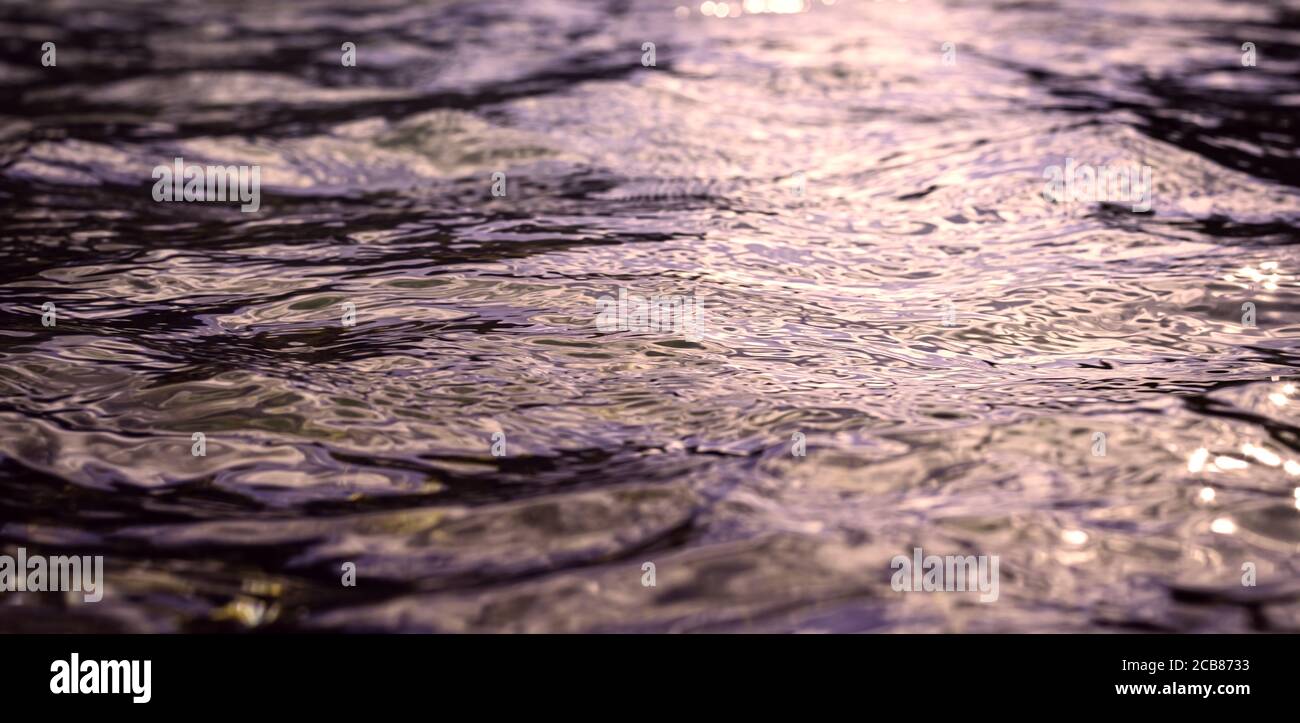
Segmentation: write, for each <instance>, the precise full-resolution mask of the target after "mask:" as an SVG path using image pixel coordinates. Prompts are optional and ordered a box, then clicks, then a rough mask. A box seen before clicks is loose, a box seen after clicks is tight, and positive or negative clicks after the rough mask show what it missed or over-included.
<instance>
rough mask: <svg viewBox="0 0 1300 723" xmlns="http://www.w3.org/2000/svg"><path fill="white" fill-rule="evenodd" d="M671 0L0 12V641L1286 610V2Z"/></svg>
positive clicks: (842, 627)
mask: <svg viewBox="0 0 1300 723" xmlns="http://www.w3.org/2000/svg"><path fill="white" fill-rule="evenodd" d="M677 5H678V3H676V2H668V3H659V2H649V1H642V0H631V1H616V0H610V1H606V2H587V1H583V2H577V1H575V2H546V1H542V2H528V3H518V2H505V1H501V2H497V1H488V2H464V3H436V2H435V3H423V2H421V3H416V2H409V1H405V0H403V1H401V2H367V3H364V4H357V3H344V2H339V0H322V1H314V2H296V3H254V4H246V3H220V2H193V3H152V2H150V3H144V2H141V3H127V4H120V3H114V4H112V5H111V7H110V6H106V5H103V4H102V3H97V2H90V1H89V0H73V1H71V2H61V1H59V0H51V1H50V2H41V3H30V2H18V3H6V4H4V5H3V6H0V18H2V20H0V48H2V49H3V54H0V163H2V164H3V165H2V167H0V194H2V195H3V199H4V208H5V213H3V214H0V551H4V552H6V553H7V554H13V551H14V550H16V549H17V548H19V547H23V548H25V549H28V550H31V551H32V553H33V554H37V553H39V554H44V555H58V554H70V555H103V556H104V558H105V566H104V585H105V594H104V598H103V600H102V601H101V602H98V603H95V604H86V603H83V602H82V601H81V597H80V596H79V595H59V594H55V593H17V594H3V595H0V629H2V630H5V631H45V630H59V631H66V630H114V631H158V632H163V631H208V630H246V629H253V630H263V629H264V630H379V631H635V632H640V631H842V632H847V631H867V632H884V631H888V632H898V631H903V632H912V631H953V632H957V631H960V632H973V631H1010V632H1031V631H1034V632H1036V631H1126V630H1127V631H1190V632H1200V631H1260V630H1273V631H1280V630H1290V631H1296V630H1300V576H1298V575H1297V562H1296V552H1297V550H1298V549H1300V509H1297V505H1298V504H1300V502H1298V501H1297V496H1296V494H1297V493H1296V488H1297V487H1298V486H1300V393H1297V392H1296V386H1294V385H1296V384H1300V381H1295V379H1296V378H1297V377H1300V375H1297V374H1296V373H1295V371H1294V369H1295V367H1296V366H1297V365H1298V364H1300V356H1298V350H1297V332H1298V331H1300V327H1298V326H1297V322H1298V321H1300V293H1298V290H1300V282H1298V280H1297V273H1298V272H1300V258H1298V257H1297V254H1296V253H1295V251H1294V244H1295V243H1296V241H1297V239H1298V238H1300V236H1298V234H1297V221H1298V217H1300V203H1298V202H1297V201H1298V198H1297V184H1298V183H1300V172H1298V171H1300V158H1298V157H1297V150H1296V149H1297V147H1298V145H1300V144H1297V142H1296V135H1297V132H1298V126H1297V118H1298V114H1297V108H1298V107H1300V12H1298V11H1297V10H1296V8H1295V7H1294V6H1292V7H1290V8H1288V6H1287V5H1286V4H1284V3H1269V2H1242V3H1238V2H1226V1H1223V2H1210V1H1207V0H1177V1H1176V2H1175V1H1172V0H1171V1H1170V2H1140V1H1134V0H1124V1H1122V2H1120V1H1115V2H1105V1H1101V0H1089V1H1088V2H1082V1H1080V2H1052V1H1045V2H958V1H951V2H945V1H943V0H910V1H909V2H905V3H899V2H893V1H892V0H891V1H890V2H869V1H863V0H857V1H853V0H838V1H837V2H835V3H834V4H830V5H827V4H825V3H823V2H822V1H821V0H817V2H815V3H800V2H795V3H793V4H792V3H789V2H778V3H765V2H735V3H730V4H729V5H728V8H727V11H726V17H719V15H721V14H722V11H721V10H720V9H719V7H720V6H714V5H713V4H712V3H709V4H707V5H708V8H707V9H708V10H710V11H711V14H709V15H705V14H704V13H703V12H702V11H701V6H700V5H698V4H695V5H691V6H690V7H689V8H684V9H682V10H679V9H678V7H677ZM769 6H770V8H769ZM767 9H773V10H776V9H795V10H797V11H796V12H791V13H778V12H758V11H760V10H767ZM45 42H53V43H55V44H56V47H57V64H56V65H54V66H49V67H47V66H43V65H42V63H41V58H42V50H41V46H42V44H43V43H45ZM345 42H351V43H354V44H355V47H356V65H355V67H348V66H344V65H343V64H342V62H341V55H342V53H341V46H342V44H343V43H345ZM647 42H649V43H654V52H655V58H654V61H655V62H654V65H653V66H650V65H646V64H644V63H643V60H644V59H645V51H644V44H645V43H647ZM948 43H951V46H947V47H945V44H948ZM1245 43H1253V47H1254V53H1255V58H1254V59H1253V62H1254V64H1253V65H1250V64H1243V61H1244V60H1246V58H1245V56H1246V52H1245V51H1243V49H1242V46H1243V44H1245ZM176 158H183V159H184V162H185V163H193V164H200V165H204V166H206V165H214V166H216V165H221V166H249V167H251V166H257V167H258V168H259V169H260V183H261V187H260V207H259V208H258V209H257V210H256V211H255V212H247V213H246V212H243V211H241V210H240V204H239V203H238V202H234V203H221V202H205V203H195V202H189V203H187V202H183V201H179V202H178V201H173V202H158V201H155V200H154V198H153V196H152V195H151V189H152V187H153V184H154V179H153V178H152V177H151V175H150V174H151V171H152V169H154V168H155V167H157V166H159V165H170V164H173V162H174V159H176ZM1067 164H1070V167H1071V168H1075V169H1079V168H1082V167H1083V166H1089V167H1090V168H1093V169H1095V172H1096V173H1097V174H1103V173H1105V171H1106V170H1107V169H1111V170H1114V169H1120V168H1122V169H1132V170H1133V171H1134V173H1133V174H1132V175H1131V176H1128V175H1126V176H1125V178H1128V179H1130V181H1129V186H1128V188H1129V190H1130V191H1132V190H1134V189H1137V186H1140V184H1141V178H1142V169H1143V168H1146V169H1147V171H1148V172H1149V174H1150V175H1149V178H1150V188H1149V189H1148V190H1149V192H1150V194H1149V196H1150V208H1149V210H1145V211H1144V210H1140V209H1139V210H1137V211H1135V210H1134V207H1135V206H1136V207H1140V206H1141V205H1142V204H1140V203H1132V202H1129V199H1128V197H1127V196H1125V195H1124V193H1126V191H1125V189H1124V188H1118V190H1116V189H1114V188H1111V187H1110V186H1109V185H1106V186H1104V192H1103V188H1101V187H1097V186H1093V187H1092V188H1091V189H1089V188H1088V187H1086V185H1085V181H1086V178H1084V177H1083V176H1081V175H1078V174H1076V176H1077V177H1076V178H1075V180H1076V181H1078V183H1079V185H1078V186H1076V187H1073V188H1071V189H1066V188H1065V187H1064V186H1062V187H1061V188H1060V189H1057V190H1061V191H1062V193H1063V194H1064V195H1061V194H1058V195H1057V196H1051V195H1050V194H1046V193H1045V188H1044V187H1045V184H1047V183H1048V176H1047V175H1045V173H1047V174H1049V175H1050V171H1049V170H1048V169H1050V168H1052V167H1057V168H1058V169H1062V170H1063V169H1065V168H1066V166H1067ZM498 173H501V174H504V176H498V177H496V178H498V179H504V190H505V195H504V196H495V195H493V185H494V174H498ZM1078 173H1080V174H1081V173H1082V171H1079V172H1078ZM1125 173H1127V170H1126V171H1125ZM1137 190H1140V189H1137ZM1112 191H1114V193H1112ZM620 290H622V293H623V295H624V296H623V298H624V299H629V300H632V299H633V297H637V299H642V300H645V305H644V306H643V307H642V308H644V309H649V308H650V307H651V306H653V305H654V304H652V303H651V301H650V300H651V299H657V300H660V301H656V302H654V303H655V304H658V303H661V302H662V303H663V304H665V305H666V304H667V303H668V302H666V301H662V300H664V299H668V300H671V303H673V304H677V305H678V306H677V307H673V308H677V309H679V311H680V310H682V309H689V310H690V313H695V311H696V310H697V309H696V307H694V306H687V305H688V304H695V303H698V304H699V305H701V307H700V308H702V313H701V314H700V315H699V322H700V323H699V329H698V331H699V332H700V333H699V334H698V335H697V336H696V338H694V339H691V338H687V336H686V335H685V334H683V333H680V332H681V328H680V327H679V326H674V325H673V323H670V322H672V321H673V319H671V318H669V317H668V316H656V317H650V316H645V317H644V318H641V319H639V320H638V319H632V320H631V321H629V320H628V319H626V318H619V319H615V320H614V321H615V322H616V323H614V325H613V326H609V325H604V326H601V327H600V328H598V326H597V313H598V311H599V310H600V309H602V308H605V309H606V310H610V309H614V310H615V311H616V310H617V306H614V307H609V306H608V304H607V303H606V304H605V305H602V303H601V302H600V300H601V299H602V298H605V299H607V300H608V299H618V298H619V294H620ZM633 301H635V300H633ZM630 303H633V302H632V301H627V302H625V307H626V306H627V304H630ZM47 304H52V305H53V306H52V307H47V306H46V305H47ZM349 304H350V305H352V308H353V309H354V310H355V324H354V325H345V324H344V314H345V309H347V308H348V307H347V306H346V305H349ZM49 308H53V309H54V310H55V313H56V323H55V324H54V325H52V326H49V325H46V324H44V323H43V317H44V314H43V309H49ZM654 308H659V307H658V306H655V307H654ZM664 308H667V306H665V307H664ZM629 313H632V312H629ZM647 313H648V312H647ZM678 321H680V319H678ZM1252 322H1253V324H1252ZM195 434H202V435H203V437H202V439H203V440H204V444H205V450H204V451H205V454H204V455H202V456H197V455H195V454H194V446H195V444H196V443H195V442H194V439H195V437H194V435H195ZM799 435H802V437H800V436H799ZM494 440H496V441H498V442H500V446H499V447H498V448H497V449H495V450H494ZM800 440H802V442H800ZM800 444H802V445H803V447H804V448H805V449H806V454H805V455H804V456H798V455H797V454H796V452H797V451H799V450H797V449H796V447H798V446H799V445H800ZM494 451H496V452H499V453H501V454H499V455H496V454H494ZM1099 452H1100V453H1099ZM918 547H919V548H922V549H923V550H924V551H925V554H927V555H929V554H933V555H940V556H951V555H969V556H985V557H987V558H991V557H993V556H996V557H997V559H998V561H999V564H998V565H997V568H996V569H997V570H998V575H999V591H998V596H997V599H996V601H992V602H981V600H980V598H979V595H978V594H977V593H975V592H941V593H925V592H900V591H898V590H896V589H894V586H892V585H891V576H892V575H893V574H894V570H893V569H891V560H892V559H893V558H895V556H898V555H903V556H909V557H910V556H911V555H912V554H913V550H914V549H915V548H918ZM647 562H649V563H653V565H654V570H655V581H654V582H655V584H654V585H653V586H649V585H648V584H643V583H644V582H646V580H645V578H646V577H647V576H646V574H645V573H644V572H643V566H644V564H645V563H647ZM346 563H352V564H354V565H355V569H356V584H355V586H347V585H344V584H343V575H344V573H343V567H344V565H345V564H346ZM1247 568H1249V569H1251V570H1253V573H1251V575H1252V576H1253V577H1254V580H1253V582H1255V584H1254V585H1250V584H1243V580H1244V578H1246V577H1247V572H1246V571H1245V570H1246V569H1247Z"/></svg>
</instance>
